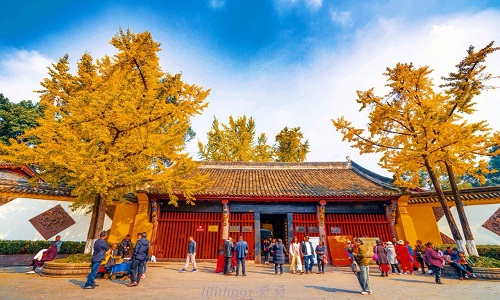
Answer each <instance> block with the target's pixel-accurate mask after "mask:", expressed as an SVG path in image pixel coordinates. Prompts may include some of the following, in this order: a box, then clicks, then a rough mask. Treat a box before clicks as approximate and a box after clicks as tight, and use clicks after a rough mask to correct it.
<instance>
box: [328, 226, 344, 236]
mask: <svg viewBox="0 0 500 300" xmlns="http://www.w3.org/2000/svg"><path fill="white" fill-rule="evenodd" d="M330 233H336V234H339V233H342V230H341V229H340V227H330Z"/></svg>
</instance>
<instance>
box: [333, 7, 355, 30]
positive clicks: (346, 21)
mask: <svg viewBox="0 0 500 300" xmlns="http://www.w3.org/2000/svg"><path fill="white" fill-rule="evenodd" d="M330 18H331V19H332V21H333V23H336V24H339V25H340V26H342V27H346V26H349V25H351V12H350V11H336V10H333V9H331V10H330Z"/></svg>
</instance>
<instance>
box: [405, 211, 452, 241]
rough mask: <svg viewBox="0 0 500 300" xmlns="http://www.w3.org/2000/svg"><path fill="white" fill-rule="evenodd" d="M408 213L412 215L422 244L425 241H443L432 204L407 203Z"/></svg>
mask: <svg viewBox="0 0 500 300" xmlns="http://www.w3.org/2000/svg"><path fill="white" fill-rule="evenodd" d="M408 213H409V214H410V216H411V217H412V220H413V224H414V226H415V231H416V232H417V238H418V239H419V240H421V241H422V242H424V244H425V243H427V242H433V243H435V244H438V245H439V244H442V243H443V241H442V239H441V234H440V233H439V228H438V226H437V222H436V218H435V217H434V211H433V210H432V206H430V205H409V206H408ZM412 245H413V244H412Z"/></svg>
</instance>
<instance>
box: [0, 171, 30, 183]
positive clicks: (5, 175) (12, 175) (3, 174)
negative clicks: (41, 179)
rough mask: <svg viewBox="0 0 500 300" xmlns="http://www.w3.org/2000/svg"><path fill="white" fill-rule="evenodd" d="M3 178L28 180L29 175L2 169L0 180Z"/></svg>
mask: <svg viewBox="0 0 500 300" xmlns="http://www.w3.org/2000/svg"><path fill="white" fill-rule="evenodd" d="M1 179H4V180H21V181H27V180H28V179H29V176H28V175H22V174H19V173H16V172H12V171H10V170H5V169H0V180H1Z"/></svg>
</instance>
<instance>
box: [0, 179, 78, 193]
mask: <svg viewBox="0 0 500 300" xmlns="http://www.w3.org/2000/svg"><path fill="white" fill-rule="evenodd" d="M0 192H4V193H26V194H37V195H52V196H66V197H69V196H71V189H69V188H63V187H58V188H54V187H52V186H51V185H49V184H47V183H38V185H37V186H32V185H31V184H29V183H28V181H27V180H26V179H21V180H9V179H0Z"/></svg>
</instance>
